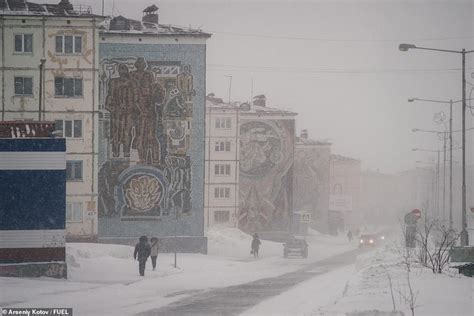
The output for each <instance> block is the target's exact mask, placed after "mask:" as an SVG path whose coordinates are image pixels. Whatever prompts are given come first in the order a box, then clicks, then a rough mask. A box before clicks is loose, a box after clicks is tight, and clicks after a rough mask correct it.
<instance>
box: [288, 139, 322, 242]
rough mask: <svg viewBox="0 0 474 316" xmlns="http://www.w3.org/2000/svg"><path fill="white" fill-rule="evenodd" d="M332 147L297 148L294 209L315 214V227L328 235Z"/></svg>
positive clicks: (299, 146) (313, 215)
mask: <svg viewBox="0 0 474 316" xmlns="http://www.w3.org/2000/svg"><path fill="white" fill-rule="evenodd" d="M330 155H331V148H330V146H329V145H305V144H301V143H300V144H297V145H296V148H295V177H294V208H295V210H305V211H308V212H310V213H311V226H312V227H313V228H315V229H317V230H319V231H321V232H323V233H327V232H328V208H329V178H330V177H329V160H330Z"/></svg>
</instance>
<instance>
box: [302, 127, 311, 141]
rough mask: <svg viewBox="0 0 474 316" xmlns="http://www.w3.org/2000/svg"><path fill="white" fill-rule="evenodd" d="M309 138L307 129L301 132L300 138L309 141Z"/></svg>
mask: <svg viewBox="0 0 474 316" xmlns="http://www.w3.org/2000/svg"><path fill="white" fill-rule="evenodd" d="M308 137H309V134H308V130H307V129H303V130H301V133H300V138H301V139H304V140H308Z"/></svg>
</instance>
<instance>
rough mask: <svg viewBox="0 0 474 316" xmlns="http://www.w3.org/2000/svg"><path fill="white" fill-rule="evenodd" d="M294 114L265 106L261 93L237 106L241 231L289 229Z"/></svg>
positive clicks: (239, 224) (291, 202) (291, 197)
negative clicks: (238, 119) (251, 100)
mask: <svg viewBox="0 0 474 316" xmlns="http://www.w3.org/2000/svg"><path fill="white" fill-rule="evenodd" d="M295 116H296V113H293V112H289V111H283V110H278V109H273V108H269V107H267V106H266V100H265V97H264V96H258V97H256V98H255V100H254V103H253V104H252V105H250V104H246V103H244V104H242V105H241V106H240V145H239V146H240V149H239V150H240V172H239V215H238V216H239V217H238V227H239V228H240V229H241V230H243V231H245V232H248V233H254V232H256V231H259V232H263V231H289V229H290V225H291V218H292V215H293V165H294V148H295Z"/></svg>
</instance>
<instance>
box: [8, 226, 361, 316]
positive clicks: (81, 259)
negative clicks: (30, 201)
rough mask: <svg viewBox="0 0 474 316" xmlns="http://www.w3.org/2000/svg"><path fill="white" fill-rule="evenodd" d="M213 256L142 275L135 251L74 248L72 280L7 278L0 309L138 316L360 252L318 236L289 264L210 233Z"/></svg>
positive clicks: (270, 252) (236, 237)
mask: <svg viewBox="0 0 474 316" xmlns="http://www.w3.org/2000/svg"><path fill="white" fill-rule="evenodd" d="M208 238H209V255H200V254H178V267H179V268H178V269H175V268H174V266H173V264H174V256H173V254H160V255H159V256H158V268H157V271H151V264H150V262H148V264H147V271H146V276H145V277H140V276H138V267H137V263H136V262H135V261H134V260H133V258H132V253H133V248H132V247H129V246H121V245H104V244H75V243H73V244H68V245H67V257H68V274H69V279H68V280H55V279H49V278H41V279H16V278H0V292H1V294H0V307H5V306H9V307H25V306H36V307H72V308H73V309H74V315H97V314H99V313H100V314H101V315H114V314H115V315H132V314H135V313H137V312H141V311H146V310H149V309H153V308H158V307H160V306H164V305H166V304H169V303H171V302H174V301H176V300H179V299H181V298H183V297H184V296H185V295H191V294H193V293H197V292H200V291H205V290H208V289H210V288H217V287H224V286H230V285H237V284H242V283H246V282H251V281H254V280H257V279H261V278H266V277H272V276H277V275H281V274H284V273H287V272H290V271H294V270H297V269H298V268H300V267H302V266H304V265H306V264H308V263H310V262H314V261H318V260H321V259H324V258H327V257H329V256H332V255H335V254H338V253H342V252H344V251H347V250H350V249H354V248H355V247H356V244H355V243H354V244H349V243H347V240H346V239H345V238H344V237H342V236H341V237H329V236H325V235H320V234H317V233H313V234H312V235H311V236H309V237H308V243H309V245H310V246H309V257H308V259H284V258H283V257H282V245H281V244H280V243H273V242H268V241H263V242H262V248H261V257H260V258H258V259H254V258H252V257H251V255H250V253H249V251H250V242H251V237H250V236H249V235H246V234H244V233H242V232H240V231H239V230H237V229H214V230H212V231H210V232H208Z"/></svg>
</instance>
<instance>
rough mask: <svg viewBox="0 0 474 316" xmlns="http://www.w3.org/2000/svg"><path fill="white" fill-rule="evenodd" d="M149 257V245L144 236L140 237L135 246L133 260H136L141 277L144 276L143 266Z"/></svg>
mask: <svg viewBox="0 0 474 316" xmlns="http://www.w3.org/2000/svg"><path fill="white" fill-rule="evenodd" d="M149 256H150V244H149V243H148V238H147V237H146V236H141V237H140V241H139V242H138V244H136V245H135V251H134V252H133V258H134V259H135V260H138V272H139V273H140V275H141V276H145V266H146V261H147V259H148V257H149Z"/></svg>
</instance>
